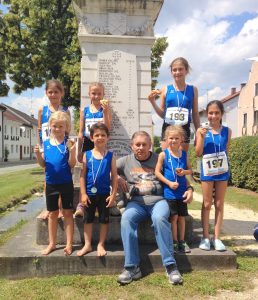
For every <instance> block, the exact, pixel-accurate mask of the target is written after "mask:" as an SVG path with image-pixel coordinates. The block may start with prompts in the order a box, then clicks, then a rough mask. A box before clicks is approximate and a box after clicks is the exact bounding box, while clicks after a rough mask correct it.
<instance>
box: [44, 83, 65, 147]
mask: <svg viewBox="0 0 258 300" xmlns="http://www.w3.org/2000/svg"><path fill="white" fill-rule="evenodd" d="M46 96H47V97H48V99H49V102H50V104H49V105H44V106H41V107H40V108H39V110H38V132H39V143H40V145H41V144H42V143H43V142H44V141H45V140H47V139H49V137H50V130H49V124H48V121H49V118H50V116H51V114H52V113H53V112H55V111H63V112H66V113H67V114H68V116H69V117H70V111H69V110H68V107H65V106H63V105H61V102H62V97H63V96H64V87H63V85H62V83H61V82H60V81H58V80H56V79H53V80H49V81H47V83H46Z"/></svg>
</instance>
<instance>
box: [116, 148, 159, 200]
mask: <svg viewBox="0 0 258 300" xmlns="http://www.w3.org/2000/svg"><path fill="white" fill-rule="evenodd" d="M157 160H158V155H157V154H156V153H152V152H150V157H149V158H148V159H147V160H145V161H140V160H137V159H136V158H135V155H134V154H130V155H127V156H125V157H121V158H119V159H118V160H117V162H116V166H117V171H118V174H119V175H121V176H123V177H125V179H126V181H127V182H128V184H129V186H130V190H131V189H132V187H134V192H133V194H132V198H131V200H130V201H135V202H138V203H140V204H145V205H153V204H155V203H156V202H157V201H159V200H162V199H164V198H163V190H162V186H161V184H160V182H159V181H158V179H157V178H156V176H155V167H156V163H157Z"/></svg>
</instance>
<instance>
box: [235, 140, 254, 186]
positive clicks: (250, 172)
mask: <svg viewBox="0 0 258 300" xmlns="http://www.w3.org/2000/svg"><path fill="white" fill-rule="evenodd" d="M257 158H258V137H257V136H245V137H240V138H235V139H232V141H231V145H230V150H229V163H230V169H231V182H232V184H233V185H234V186H237V187H240V188H246V189H249V190H252V191H258V163H257Z"/></svg>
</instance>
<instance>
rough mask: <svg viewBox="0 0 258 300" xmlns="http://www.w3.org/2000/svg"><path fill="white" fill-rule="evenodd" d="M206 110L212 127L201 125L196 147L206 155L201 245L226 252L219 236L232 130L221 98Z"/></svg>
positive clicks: (203, 164) (202, 175)
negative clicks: (212, 216) (212, 222)
mask: <svg viewBox="0 0 258 300" xmlns="http://www.w3.org/2000/svg"><path fill="white" fill-rule="evenodd" d="M206 112H207V116H208V122H209V127H210V128H209V129H207V128H199V129H198V130H197V133H196V146H195V151H196V155H197V156H199V157H200V156H202V164H201V185H202V192H203V204H202V224H203V238H202V240H201V243H200V245H199V248H200V249H202V250H210V249H211V246H214V248H215V250H217V251H225V250H226V247H225V245H224V244H223V243H222V241H221V240H220V239H219V236H220V231H221V226H222V222H223V210H224V198H225V193H226V189H227V183H228V179H229V176H230V173H229V163H228V150H229V145H230V139H231V130H230V129H229V128H228V127H225V126H222V125H221V124H222V117H223V113H224V107H223V104H222V103H221V102H220V101H218V100H215V101H211V102H209V103H208V105H207V108H206ZM213 189H215V197H214V206H215V227H214V238H213V240H211V239H210V235H209V216H210V209H211V205H212V197H213V196H212V194H213Z"/></svg>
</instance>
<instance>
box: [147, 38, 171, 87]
mask: <svg viewBox="0 0 258 300" xmlns="http://www.w3.org/2000/svg"><path fill="white" fill-rule="evenodd" d="M167 47H168V42H167V38H166V37H160V38H157V39H156V40H155V43H154V45H153V46H152V49H151V78H152V83H151V87H152V89H155V87H156V85H157V83H158V81H157V77H158V76H159V67H160V66H161V63H162V56H163V54H164V52H165V51H166V49H167Z"/></svg>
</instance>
